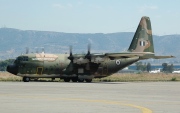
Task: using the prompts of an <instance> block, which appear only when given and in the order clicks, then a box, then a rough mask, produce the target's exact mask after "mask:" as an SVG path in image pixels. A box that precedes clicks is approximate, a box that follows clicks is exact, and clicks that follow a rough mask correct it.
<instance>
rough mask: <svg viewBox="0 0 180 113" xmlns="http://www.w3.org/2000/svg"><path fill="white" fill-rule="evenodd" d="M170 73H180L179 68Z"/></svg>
mask: <svg viewBox="0 0 180 113" xmlns="http://www.w3.org/2000/svg"><path fill="white" fill-rule="evenodd" d="M172 73H180V70H176V71H173V72H172Z"/></svg>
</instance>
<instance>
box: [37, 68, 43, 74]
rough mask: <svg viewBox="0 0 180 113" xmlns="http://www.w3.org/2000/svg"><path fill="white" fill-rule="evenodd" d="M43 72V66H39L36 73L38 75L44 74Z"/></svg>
mask: <svg viewBox="0 0 180 113" xmlns="http://www.w3.org/2000/svg"><path fill="white" fill-rule="evenodd" d="M42 72H43V67H37V72H36V74H37V75H42Z"/></svg>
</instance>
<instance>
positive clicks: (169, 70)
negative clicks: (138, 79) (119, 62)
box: [135, 62, 174, 73]
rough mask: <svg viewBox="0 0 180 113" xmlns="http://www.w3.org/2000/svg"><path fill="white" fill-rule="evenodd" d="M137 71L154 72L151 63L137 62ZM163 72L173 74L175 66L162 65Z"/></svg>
mask: <svg viewBox="0 0 180 113" xmlns="http://www.w3.org/2000/svg"><path fill="white" fill-rule="evenodd" d="M135 64H136V70H140V71H147V72H150V71H151V70H152V67H151V64H150V63H144V64H143V63H142V62H136V63H135ZM162 71H163V72H165V73H172V72H173V71H174V65H173V64H168V63H162Z"/></svg>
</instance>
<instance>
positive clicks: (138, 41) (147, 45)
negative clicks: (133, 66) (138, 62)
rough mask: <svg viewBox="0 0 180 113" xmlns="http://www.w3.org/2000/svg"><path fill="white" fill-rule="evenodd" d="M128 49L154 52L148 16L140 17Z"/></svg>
mask: <svg viewBox="0 0 180 113" xmlns="http://www.w3.org/2000/svg"><path fill="white" fill-rule="evenodd" d="M128 51H131V52H152V53H154V46H153V38H152V29H151V22H150V18H149V17H145V16H144V17H142V18H141V21H140V23H139V26H138V28H137V30H136V33H135V35H134V37H133V40H132V42H131V45H130V47H129V49H128Z"/></svg>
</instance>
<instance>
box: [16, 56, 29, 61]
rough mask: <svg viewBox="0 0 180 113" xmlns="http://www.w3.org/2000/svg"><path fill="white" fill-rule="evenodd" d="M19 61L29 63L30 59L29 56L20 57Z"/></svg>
mask: <svg viewBox="0 0 180 113" xmlns="http://www.w3.org/2000/svg"><path fill="white" fill-rule="evenodd" d="M17 60H18V61H28V57H27V56H23V57H18V58H17Z"/></svg>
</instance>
